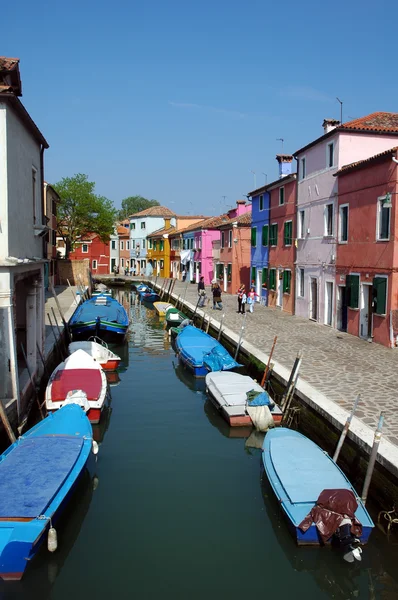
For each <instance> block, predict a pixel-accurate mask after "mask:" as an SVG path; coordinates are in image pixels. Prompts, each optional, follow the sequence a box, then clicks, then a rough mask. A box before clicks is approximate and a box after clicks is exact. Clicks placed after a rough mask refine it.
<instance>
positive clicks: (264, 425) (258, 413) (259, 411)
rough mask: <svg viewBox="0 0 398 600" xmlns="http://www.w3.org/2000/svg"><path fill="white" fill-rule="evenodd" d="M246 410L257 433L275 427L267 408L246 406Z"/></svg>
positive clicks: (263, 406)
mask: <svg viewBox="0 0 398 600" xmlns="http://www.w3.org/2000/svg"><path fill="white" fill-rule="evenodd" d="M246 410H247V413H248V415H249V417H250V418H251V420H252V421H253V425H254V427H255V428H256V429H257V431H268V429H271V428H272V427H275V423H274V419H273V418H272V415H271V411H270V409H269V408H268V406H265V405H260V406H251V405H249V404H248V405H247V406H246Z"/></svg>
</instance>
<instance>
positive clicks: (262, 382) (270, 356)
mask: <svg viewBox="0 0 398 600" xmlns="http://www.w3.org/2000/svg"><path fill="white" fill-rule="evenodd" d="M277 339H278V336H277V335H276V336H275V337H274V343H273V344H272V348H271V353H270V355H269V357H268V362H267V366H266V367H265V369H264V375H263V378H262V380H261V384H260V385H261V387H264V384H265V381H266V379H267V374H268V371H269V366H270V364H271V358H272V355H273V353H274V348H275V344H276V340H277Z"/></svg>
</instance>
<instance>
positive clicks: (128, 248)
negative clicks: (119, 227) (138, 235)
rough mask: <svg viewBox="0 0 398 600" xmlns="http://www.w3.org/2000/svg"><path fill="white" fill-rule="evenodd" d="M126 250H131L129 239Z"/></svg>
mask: <svg viewBox="0 0 398 600" xmlns="http://www.w3.org/2000/svg"><path fill="white" fill-rule="evenodd" d="M126 250H130V242H129V241H127V242H126Z"/></svg>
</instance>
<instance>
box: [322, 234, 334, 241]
mask: <svg viewBox="0 0 398 600" xmlns="http://www.w3.org/2000/svg"><path fill="white" fill-rule="evenodd" d="M323 237H324V238H328V239H329V240H330V239H331V238H334V235H333V233H324V234H323Z"/></svg>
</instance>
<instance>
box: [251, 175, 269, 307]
mask: <svg viewBox="0 0 398 600" xmlns="http://www.w3.org/2000/svg"><path fill="white" fill-rule="evenodd" d="M267 189H268V186H266V185H265V186H263V187H261V188H258V189H257V190H253V191H252V192H249V198H250V199H251V202H252V229H251V269H250V282H251V283H250V285H254V287H255V289H256V292H257V294H258V295H259V300H260V302H261V303H262V304H265V305H267V304H268V289H267V285H268V236H269V219H270V194H269V192H268V191H267ZM253 282H254V283H253Z"/></svg>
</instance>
